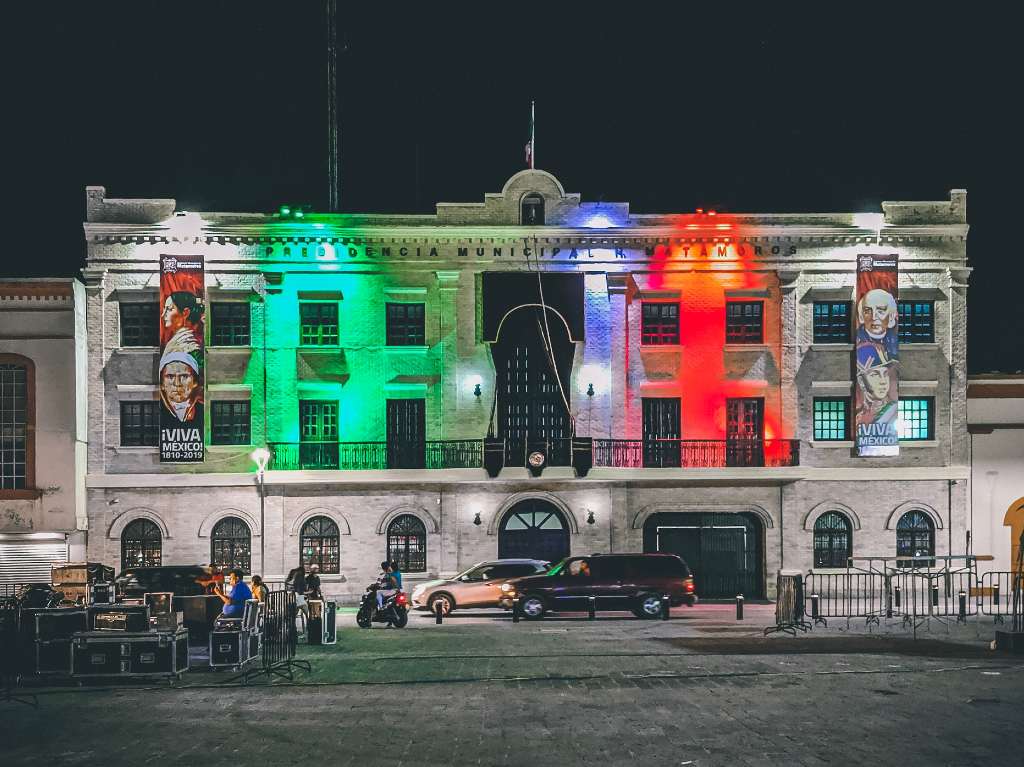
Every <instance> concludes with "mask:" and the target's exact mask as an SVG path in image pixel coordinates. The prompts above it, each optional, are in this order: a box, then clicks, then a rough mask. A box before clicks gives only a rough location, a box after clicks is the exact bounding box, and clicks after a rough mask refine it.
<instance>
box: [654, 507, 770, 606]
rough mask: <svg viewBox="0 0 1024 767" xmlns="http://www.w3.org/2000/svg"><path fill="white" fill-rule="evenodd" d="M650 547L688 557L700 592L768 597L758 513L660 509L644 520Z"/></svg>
mask: <svg viewBox="0 0 1024 767" xmlns="http://www.w3.org/2000/svg"><path fill="white" fill-rule="evenodd" d="M644 551H645V552H655V551H664V552H668V553H670V554H678V555H679V556H681V557H682V558H683V559H685V560H686V563H687V564H688V565H689V566H690V569H691V570H692V571H693V577H694V586H695V587H696V589H697V595H698V596H700V597H704V598H707V599H732V598H733V597H735V596H736V595H737V594H743V595H744V596H745V597H747V598H748V599H750V598H754V599H760V598H763V597H764V528H763V527H762V525H761V522H760V520H758V519H757V517H755V516H754V515H752V514H711V513H707V514H705V513H699V514H698V513H683V512H680V513H664V514H654V515H653V516H651V518H650V519H648V520H647V522H646V523H645V524H644Z"/></svg>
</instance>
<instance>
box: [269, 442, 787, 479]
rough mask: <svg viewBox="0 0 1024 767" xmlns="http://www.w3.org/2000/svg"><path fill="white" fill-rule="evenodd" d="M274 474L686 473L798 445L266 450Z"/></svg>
mask: <svg viewBox="0 0 1024 767" xmlns="http://www.w3.org/2000/svg"><path fill="white" fill-rule="evenodd" d="M267 447H268V448H269V449H270V463H269V465H268V467H267V468H268V469H270V470H272V471H291V470H297V469H313V470H317V469H321V470H347V471H371V470H380V469H479V468H486V469H487V471H488V473H489V474H491V476H497V474H498V472H500V470H501V468H502V467H503V466H518V467H524V466H525V467H526V468H528V469H530V470H531V472H533V473H534V474H540V472H541V471H542V470H543V469H544V468H546V467H548V466H575V467H576V470H577V473H578V474H579V475H581V476H582V475H585V474H586V473H587V471H589V469H590V467H591V466H600V467H611V468H619V469H645V468H646V469H650V468H658V469H690V468H700V469H707V468H726V467H730V468H731V467H768V468H776V467H783V466H799V465H800V440H796V439H765V440H712V439H658V440H642V439H593V440H591V439H589V438H586V437H577V438H575V439H570V438H564V439H553V440H500V439H498V440H490V439H489V440H479V439H464V440H439V441H431V442H409V443H402V444H396V445H389V444H388V443H387V442H271V443H269V444H268V445H267Z"/></svg>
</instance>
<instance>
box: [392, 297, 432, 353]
mask: <svg viewBox="0 0 1024 767" xmlns="http://www.w3.org/2000/svg"><path fill="white" fill-rule="evenodd" d="M425 344H426V333H425V332H424V329H423V304H388V305H387V345H388V346H423V345H425Z"/></svg>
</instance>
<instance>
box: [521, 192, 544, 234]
mask: <svg viewBox="0 0 1024 767" xmlns="http://www.w3.org/2000/svg"><path fill="white" fill-rule="evenodd" d="M519 223H520V224H522V225H523V226H544V198H543V197H541V196H540V195H539V194H528V195H526V196H525V197H524V198H523V202H522V204H521V205H520V208H519Z"/></svg>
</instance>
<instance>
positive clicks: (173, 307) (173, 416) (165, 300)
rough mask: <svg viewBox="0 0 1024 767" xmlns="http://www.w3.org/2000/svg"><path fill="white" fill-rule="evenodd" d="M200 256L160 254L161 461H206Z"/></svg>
mask: <svg viewBox="0 0 1024 767" xmlns="http://www.w3.org/2000/svg"><path fill="white" fill-rule="evenodd" d="M204 290H205V277H204V273H203V257H202V256H160V371H159V376H160V401H161V403H162V407H161V408H160V461H161V463H200V462H202V461H203V460H204V458H205V446H204V444H203V441H204V433H205V430H204V429H205V427H204V421H203V384H204V378H205V377H204V375H203V371H204V368H205V357H204V354H203V352H204V339H205V338H206V336H205V333H204V330H203V317H204V314H205V306H206V304H205V301H204V299H203V296H204Z"/></svg>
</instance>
